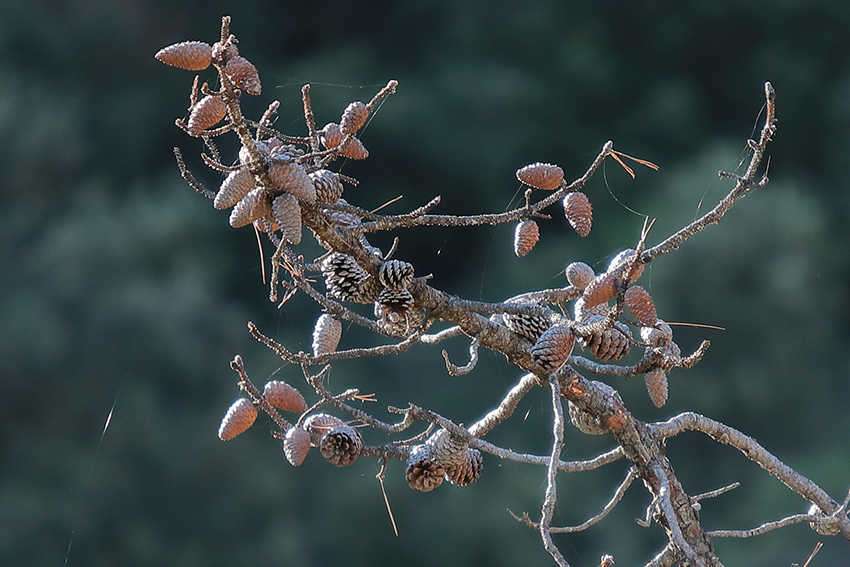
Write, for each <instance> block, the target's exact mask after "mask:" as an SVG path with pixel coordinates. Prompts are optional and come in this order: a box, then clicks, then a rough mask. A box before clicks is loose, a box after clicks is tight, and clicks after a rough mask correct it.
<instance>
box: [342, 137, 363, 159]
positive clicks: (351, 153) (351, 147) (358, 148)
mask: <svg viewBox="0 0 850 567" xmlns="http://www.w3.org/2000/svg"><path fill="white" fill-rule="evenodd" d="M339 155H341V156H342V157H347V158H350V159H366V158H367V157H369V150H367V149H366V146H364V145H363V142H361V141H360V139H359V138H354V137H352V138H351V140H349V141H348V144H346V146H345V148H344V149H343V150H342V151H341V152H339Z"/></svg>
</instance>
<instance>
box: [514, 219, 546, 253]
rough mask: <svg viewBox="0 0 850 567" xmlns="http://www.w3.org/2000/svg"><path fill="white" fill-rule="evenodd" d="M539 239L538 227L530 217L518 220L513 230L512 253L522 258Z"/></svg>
mask: <svg viewBox="0 0 850 567" xmlns="http://www.w3.org/2000/svg"><path fill="white" fill-rule="evenodd" d="M538 240H540V227H538V226H537V223H536V222H534V221H533V220H531V219H525V220H524V221H520V222H519V223H517V225H516V230H515V231H514V254H516V255H517V256H519V257H520V258H522V257H523V256H525V255H526V254H528V253H529V252H531V249H532V248H534V245H535V244H537V241H538Z"/></svg>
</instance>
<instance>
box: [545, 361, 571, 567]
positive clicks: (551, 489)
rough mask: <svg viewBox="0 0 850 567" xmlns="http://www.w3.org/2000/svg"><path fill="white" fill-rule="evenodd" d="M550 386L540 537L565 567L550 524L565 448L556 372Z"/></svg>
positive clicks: (564, 566) (553, 556)
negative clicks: (550, 416)
mask: <svg viewBox="0 0 850 567" xmlns="http://www.w3.org/2000/svg"><path fill="white" fill-rule="evenodd" d="M549 388H550V389H551V393H552V410H553V419H552V436H553V437H554V439H553V441H552V454H551V455H550V456H549V464H548V466H547V467H546V490H545V491H544V493H543V506H542V510H541V513H540V537H541V538H542V539H543V547H544V548H545V549H546V551H548V552H549V555H551V556H552V558H553V559H554V560H555V563H557V564H558V565H561V566H563V567H569V565H570V564H569V563H567V560H566V559H565V558H564V556H563V555H562V554H561V551H560V550H559V549H558V547H557V546H556V545H555V542H553V541H552V534H551V532H550V527H549V526H550V524H551V522H552V516H554V514H555V504H556V503H557V499H558V461H560V456H561V451H563V450H564V406H563V405H562V404H561V385H560V384H559V382H558V378H557V376H556V375H555V374H550V375H549Z"/></svg>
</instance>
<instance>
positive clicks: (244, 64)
mask: <svg viewBox="0 0 850 567" xmlns="http://www.w3.org/2000/svg"><path fill="white" fill-rule="evenodd" d="M224 72H225V73H226V74H227V76H228V78H229V79H230V80H231V81H233V84H234V85H236V86H237V87H239V88H240V89H242V90H244V91H245V92H246V93H248V94H250V95H259V94H260V93H262V92H263V85H262V84H261V83H260V74H259V73H258V72H257V68H256V67H254V64H253V63H251V62H250V61H248V60H247V59H245V58H244V57H241V56H239V55H237V56H236V57H231V58H230V59H229V60H228V61H227V65H225V66H224Z"/></svg>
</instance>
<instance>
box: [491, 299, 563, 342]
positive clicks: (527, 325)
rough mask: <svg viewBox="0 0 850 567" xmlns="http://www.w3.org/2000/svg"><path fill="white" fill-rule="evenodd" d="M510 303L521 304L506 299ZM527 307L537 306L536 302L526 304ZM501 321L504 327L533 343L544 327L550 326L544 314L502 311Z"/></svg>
mask: <svg viewBox="0 0 850 567" xmlns="http://www.w3.org/2000/svg"><path fill="white" fill-rule="evenodd" d="M508 303H510V304H511V305H522V304H520V303H515V302H512V301H510V300H509V301H508ZM528 306H529V307H533V306H538V307H539V305H538V304H531V303H529V304H528ZM502 323H504V325H505V327H507V328H508V329H510V330H511V331H513V332H514V333H516V334H517V335H519V336H521V337H523V338H525V339H528V341H529V342H531V343H535V342H537V339H539V338H540V335H542V334H543V333H545V332H546V329H548V328H549V327H551V326H552V324H551V323H550V322H549V317H546V316H545V315H525V314H521V315H520V314H514V313H502Z"/></svg>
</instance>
